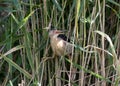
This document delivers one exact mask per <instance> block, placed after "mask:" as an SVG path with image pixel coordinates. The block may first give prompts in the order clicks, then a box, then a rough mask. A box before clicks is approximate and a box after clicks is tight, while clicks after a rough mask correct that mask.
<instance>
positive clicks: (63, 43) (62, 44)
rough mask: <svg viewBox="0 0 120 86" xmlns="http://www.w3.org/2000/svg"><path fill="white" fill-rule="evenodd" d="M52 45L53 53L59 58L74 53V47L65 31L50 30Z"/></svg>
mask: <svg viewBox="0 0 120 86" xmlns="http://www.w3.org/2000/svg"><path fill="white" fill-rule="evenodd" d="M49 37H50V44H51V47H52V50H53V53H54V54H55V55H57V56H63V55H70V54H71V53H72V49H73V45H72V44H71V43H70V39H68V38H67V37H66V36H65V34H64V33H63V31H61V30H54V29H53V30H49Z"/></svg>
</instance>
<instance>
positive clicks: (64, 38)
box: [57, 34, 70, 42]
mask: <svg viewBox="0 0 120 86" xmlns="http://www.w3.org/2000/svg"><path fill="white" fill-rule="evenodd" d="M57 37H58V38H61V39H63V40H64V41H67V42H70V39H69V38H67V36H66V35H65V34H59V35H58V36H57Z"/></svg>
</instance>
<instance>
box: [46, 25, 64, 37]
mask: <svg viewBox="0 0 120 86" xmlns="http://www.w3.org/2000/svg"><path fill="white" fill-rule="evenodd" d="M45 29H46V30H47V31H48V33H49V37H52V36H54V35H56V34H63V33H64V31H62V30H57V29H56V28H55V27H54V26H52V25H49V26H48V27H46V28H45Z"/></svg>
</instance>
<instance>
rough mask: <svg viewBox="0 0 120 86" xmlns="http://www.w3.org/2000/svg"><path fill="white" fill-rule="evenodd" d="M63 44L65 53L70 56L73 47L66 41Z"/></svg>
mask: <svg viewBox="0 0 120 86" xmlns="http://www.w3.org/2000/svg"><path fill="white" fill-rule="evenodd" d="M64 44H65V47H64V50H65V52H66V53H67V54H71V53H72V52H73V49H74V45H73V44H71V43H69V42H66V41H64Z"/></svg>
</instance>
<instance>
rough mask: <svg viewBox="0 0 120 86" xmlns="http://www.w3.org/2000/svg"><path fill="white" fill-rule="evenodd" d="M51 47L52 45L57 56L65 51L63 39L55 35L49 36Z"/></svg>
mask: <svg viewBox="0 0 120 86" xmlns="http://www.w3.org/2000/svg"><path fill="white" fill-rule="evenodd" d="M51 47H52V50H53V52H54V53H55V54H56V55H58V56H61V55H63V54H64V53H65V52H64V51H65V50H64V49H65V43H64V40H62V39H59V38H57V37H53V38H51Z"/></svg>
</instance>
